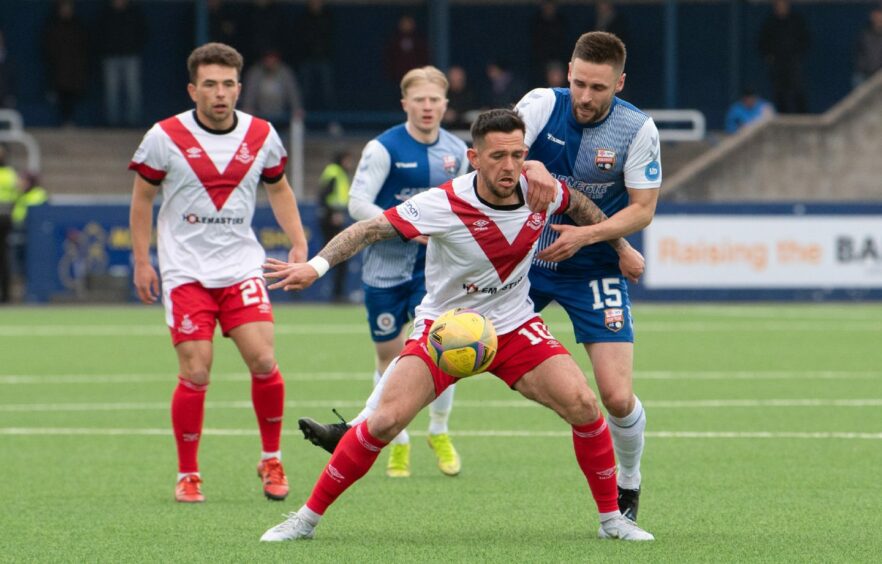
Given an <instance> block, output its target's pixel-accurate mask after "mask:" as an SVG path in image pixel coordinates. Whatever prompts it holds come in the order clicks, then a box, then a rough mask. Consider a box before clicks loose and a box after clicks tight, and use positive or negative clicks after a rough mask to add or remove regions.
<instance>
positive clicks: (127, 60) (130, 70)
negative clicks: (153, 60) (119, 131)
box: [96, 0, 147, 126]
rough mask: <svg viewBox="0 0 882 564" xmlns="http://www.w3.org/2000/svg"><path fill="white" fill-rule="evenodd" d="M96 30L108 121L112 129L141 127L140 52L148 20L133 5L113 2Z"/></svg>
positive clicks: (115, 0) (132, 3) (145, 40)
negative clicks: (120, 126) (139, 125)
mask: <svg viewBox="0 0 882 564" xmlns="http://www.w3.org/2000/svg"><path fill="white" fill-rule="evenodd" d="M97 30H98V32H97V34H96V35H97V37H98V41H99V45H100V50H101V57H102V60H101V64H102V66H103V71H104V103H105V106H106V111H107V122H108V124H109V125H112V126H118V125H126V126H135V125H138V124H139V123H140V121H141V52H142V51H143V50H144V46H145V45H146V44H147V20H146V19H145V18H144V14H143V13H142V12H141V8H140V7H138V5H137V4H135V3H134V2H130V1H129V0H110V1H109V2H108V3H107V6H106V7H105V9H104V11H103V12H102V14H101V16H100V18H99V20H98V27H97ZM123 90H125V96H123V95H122V91H123ZM123 107H125V108H124V109H123Z"/></svg>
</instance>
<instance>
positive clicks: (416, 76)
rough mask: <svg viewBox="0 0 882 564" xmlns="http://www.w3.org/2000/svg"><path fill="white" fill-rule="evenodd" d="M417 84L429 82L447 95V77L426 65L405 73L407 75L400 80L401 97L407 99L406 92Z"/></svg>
mask: <svg viewBox="0 0 882 564" xmlns="http://www.w3.org/2000/svg"><path fill="white" fill-rule="evenodd" d="M417 82H431V83H434V84H437V85H438V86H440V87H441V88H443V89H444V94H447V87H448V83H447V77H446V76H444V73H443V72H441V71H440V70H438V69H437V68H435V67H433V66H431V65H427V66H425V67H419V68H415V69H411V70H409V71H407V74H405V75H404V77H403V78H402V79H401V97H402V98H406V97H407V90H408V88H410V87H411V86H413V85H414V84H415V83H417Z"/></svg>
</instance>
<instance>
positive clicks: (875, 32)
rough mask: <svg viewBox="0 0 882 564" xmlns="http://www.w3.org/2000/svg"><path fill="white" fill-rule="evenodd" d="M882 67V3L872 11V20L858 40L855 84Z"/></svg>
mask: <svg viewBox="0 0 882 564" xmlns="http://www.w3.org/2000/svg"><path fill="white" fill-rule="evenodd" d="M879 69H882V4H880V5H878V6H876V7H875V8H874V9H873V10H871V11H870V21H869V22H868V23H867V27H866V28H864V30H863V31H862V32H861V34H860V35H859V36H858V40H857V49H856V53H855V61H854V85H855V86H857V85H858V84H860V83H861V82H863V81H865V80H867V79H868V78H870V77H871V76H873V74H875V73H876V72H877V71H878V70H879Z"/></svg>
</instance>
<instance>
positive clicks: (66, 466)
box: [0, 304, 882, 564]
mask: <svg viewBox="0 0 882 564" xmlns="http://www.w3.org/2000/svg"><path fill="white" fill-rule="evenodd" d="M635 309H636V313H637V316H636V327H637V334H638V337H637V339H638V341H637V347H636V361H635V365H636V366H635V371H636V375H635V388H636V391H637V393H638V394H639V396H640V397H641V399H642V401H643V402H644V405H645V407H646V411H647V415H648V427H647V441H646V452H645V456H644V461H643V477H644V494H643V497H642V499H641V509H640V524H641V525H642V526H644V527H645V528H646V529H648V530H650V531H651V532H653V533H654V534H655V535H656V538H657V540H656V541H655V542H654V543H642V544H638V543H623V542H617V541H601V540H598V539H597V538H596V536H597V516H596V512H595V509H594V506H593V502H592V499H591V496H590V494H589V492H588V488H587V484H586V483H585V480H584V477H583V476H582V475H581V473H580V472H579V469H578V467H577V465H576V462H575V459H574V457H573V453H572V444H571V439H570V435H569V429H568V427H567V425H565V424H564V423H563V422H562V421H561V420H559V419H558V418H557V417H556V416H555V415H554V414H552V413H551V412H548V411H547V410H545V409H544V408H541V407H538V406H535V405H532V404H529V403H528V402H526V401H525V400H523V399H522V398H520V396H519V395H517V394H516V393H514V392H511V391H509V390H508V389H507V388H506V387H505V385H503V384H502V383H501V382H499V381H497V380H495V379H494V378H492V377H490V376H488V375H482V376H478V377H475V378H472V379H470V380H466V381H463V382H462V383H461V385H460V386H459V387H458V389H457V392H456V401H455V404H454V410H453V415H452V418H451V422H450V425H451V433H452V436H453V439H454V441H455V444H456V447H457V449H458V450H459V452H460V454H461V456H462V459H463V471H462V474H461V475H460V476H458V477H456V478H449V477H445V476H443V475H442V474H441V473H440V472H439V471H438V470H437V468H435V466H434V460H433V456H432V454H431V451H430V450H429V448H428V446H427V445H426V444H425V431H426V427H427V418H426V415H425V414H424V413H423V414H420V416H418V418H417V419H416V421H415V422H414V423H413V425H412V426H411V432H412V441H413V443H414V446H413V458H412V466H413V476H412V477H411V478H409V479H403V480H391V479H388V478H386V477H385V476H384V474H383V468H384V466H385V462H386V455H385V453H384V454H381V456H380V459H379V461H378V463H377V465H376V466H375V467H374V468H373V469H372V471H371V472H370V473H369V474H368V475H367V476H366V477H365V478H364V479H362V480H361V481H360V482H359V483H358V484H356V485H355V486H354V487H353V488H352V489H350V491H348V492H346V493H345V494H344V495H343V496H342V497H341V499H340V500H339V501H338V503H337V504H336V505H334V506H333V507H332V508H331V509H330V510H329V512H328V513H327V515H326V518H325V519H324V521H323V522H322V523H321V525H320V527H319V528H318V529H317V532H316V538H315V540H313V541H310V542H297V543H282V544H261V543H259V542H258V539H259V537H260V535H261V534H262V533H263V532H264V531H265V530H266V529H267V528H269V527H270V526H273V525H275V524H277V523H278V522H280V521H281V520H282V514H283V513H284V512H287V511H293V510H296V509H297V508H298V507H299V506H300V504H301V503H302V502H303V500H304V499H305V498H306V497H307V495H308V494H309V492H310V490H311V488H312V484H313V482H314V480H315V479H316V477H317V476H318V475H319V472H320V471H321V470H322V468H323V466H324V464H325V462H326V461H327V458H328V456H327V455H326V453H325V452H324V451H321V450H319V449H317V448H315V447H313V446H311V445H309V444H308V443H306V442H305V441H303V440H302V439H301V437H300V433H299V432H298V431H297V429H296V423H295V422H296V419H297V418H298V417H301V416H309V417H313V418H316V419H319V420H322V421H332V420H334V417H333V415H332V414H331V412H330V408H332V407H336V408H337V409H338V410H339V411H341V412H342V413H343V414H344V415H346V416H348V417H352V416H354V415H355V414H356V413H357V412H358V411H359V409H360V407H361V405H362V403H363V401H364V399H365V398H366V397H367V395H368V393H369V391H370V388H371V372H372V366H373V356H372V355H373V353H372V351H373V348H372V346H371V343H370V341H369V338H368V332H367V325H366V323H365V321H364V313H363V310H362V308H361V307H358V306H351V307H308V306H290V307H284V306H280V307H277V308H276V316H277V336H276V340H277V343H276V345H277V356H278V359H279V363H280V366H281V369H282V372H283V374H284V375H285V377H286V380H287V411H286V431H285V434H284V436H283V450H284V459H283V460H284V463H285V466H286V469H287V472H288V478H289V481H290V483H291V495H290V497H289V500H288V501H287V502H284V503H277V502H270V501H268V500H266V499H264V498H263V496H262V495H261V491H260V484H259V482H258V479H257V477H256V475H255V465H256V463H257V459H258V456H259V440H258V436H257V430H256V423H255V420H254V414H253V412H252V410H251V407H250V391H249V388H250V384H249V376H248V374H247V371H246V370H245V369H244V366H243V364H242V362H241V360H240V359H239V358H238V356H237V353H236V351H235V348H234V347H233V345H232V343H230V342H228V341H227V340H225V339H221V338H219V337H218V338H217V339H216V341H215V343H216V354H215V363H214V367H213V382H212V384H211V387H210V389H209V392H208V400H207V409H206V417H205V427H206V430H205V433H204V438H203V440H202V446H201V451H200V462H201V470H202V475H203V479H204V492H205V494H206V497H207V501H206V503H205V504H203V505H196V506H185V505H179V504H176V503H175V502H174V501H173V497H172V494H173V487H174V479H175V472H176V462H175V450H174V442H173V440H172V438H171V434H170V430H169V429H170V421H169V399H170V396H171V392H172V389H173V388H174V386H175V383H176V378H175V376H176V373H177V363H176V360H175V356H174V353H173V350H172V347H171V345H170V339H169V336H168V331H167V329H166V328H165V327H164V322H163V313H162V311H161V309H160V308H158V307H106V308H100V307H64V308H56V307H34V308H4V309H0V350H2V353H0V561H13V562H21V561H35V562H48V561H72V562H96V561H101V562H121V561H139V562H171V561H179V562H193V561H214V562H252V561H254V562H258V561H266V562H278V561H306V562H333V563H338V564H339V563H349V562H380V561H383V562H393V561H394V562H430V561H438V562H440V561H445V562H467V561H468V562H533V561H535V562H622V561H645V562H711V561H725V562H745V561H764V562H784V561H788V562H833V561H842V562H855V561H866V562H871V561H872V562H876V561H878V560H879V558H880V556H879V555H880V554H882V531H880V530H882V488H880V483H882V470H880V469H882V368H880V361H882V307H880V306H879V305H868V304H826V305H787V306H782V305H773V304H751V305H664V306H661V305H651V304H638V305H637V306H636V308H635ZM545 317H546V319H547V320H548V321H549V325H550V327H551V329H552V331H553V332H554V333H555V335H556V336H557V337H558V338H559V339H560V340H561V341H563V342H564V343H565V344H566V345H567V346H568V347H569V348H570V350H571V351H573V352H574V353H575V357H576V359H577V360H578V362H579V363H580V365H581V366H583V368H584V369H585V371H586V373H587V374H589V381H590V380H591V378H590V368H589V365H588V361H587V357H586V355H585V353H584V351H583V350H582V349H581V347H578V346H577V345H575V343H574V342H573V337H572V331H571V328H570V326H569V324H568V322H567V320H566V318H565V316H564V314H563V312H562V311H561V310H558V309H554V308H552V309H549V310H548V311H547V312H546V315H545ZM592 385H593V384H592Z"/></svg>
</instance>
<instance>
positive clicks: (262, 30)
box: [242, 0, 292, 64]
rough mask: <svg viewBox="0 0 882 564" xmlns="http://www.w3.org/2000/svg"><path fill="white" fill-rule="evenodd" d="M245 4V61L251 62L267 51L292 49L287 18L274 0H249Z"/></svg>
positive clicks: (279, 51)
mask: <svg viewBox="0 0 882 564" xmlns="http://www.w3.org/2000/svg"><path fill="white" fill-rule="evenodd" d="M251 1H252V3H251V4H250V5H248V6H247V10H248V13H247V21H248V26H247V29H246V30H245V31H246V32H247V34H246V38H247V43H246V44H245V45H244V47H245V51H244V52H243V53H242V54H243V55H244V57H245V63H246V64H251V63H252V62H254V61H256V60H257V59H258V58H259V57H260V56H261V55H262V54H264V53H266V52H268V51H275V52H276V53H289V52H290V51H291V50H292V48H291V47H292V45H291V43H290V41H291V35H290V33H291V32H290V26H289V25H288V18H287V17H285V13H284V12H283V11H282V8H281V7H280V6H279V5H278V4H277V3H276V2H275V0H251Z"/></svg>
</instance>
